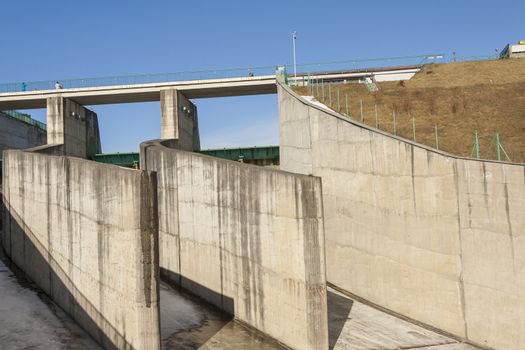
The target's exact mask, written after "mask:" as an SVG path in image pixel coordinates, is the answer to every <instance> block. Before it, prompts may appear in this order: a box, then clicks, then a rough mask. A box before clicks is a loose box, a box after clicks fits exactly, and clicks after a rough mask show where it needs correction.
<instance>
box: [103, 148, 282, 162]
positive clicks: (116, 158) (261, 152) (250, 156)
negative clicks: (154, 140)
mask: <svg viewBox="0 0 525 350" xmlns="http://www.w3.org/2000/svg"><path fill="white" fill-rule="evenodd" d="M199 153H201V154H205V155H208V156H212V157H217V158H222V159H228V160H235V161H241V162H246V163H252V164H260V165H278V164H279V146H267V147H241V148H222V149H207V150H202V151H200V152H199ZM139 158H140V156H139V153H135V152H128V153H107V154H96V155H95V156H94V157H93V160H94V161H96V162H100V163H106V164H114V165H119V166H124V167H138V166H139V162H140V159H139Z"/></svg>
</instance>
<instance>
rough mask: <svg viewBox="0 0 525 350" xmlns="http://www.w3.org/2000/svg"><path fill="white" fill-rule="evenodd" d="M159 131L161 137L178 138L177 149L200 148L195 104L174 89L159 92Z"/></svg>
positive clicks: (197, 149)
mask: <svg viewBox="0 0 525 350" xmlns="http://www.w3.org/2000/svg"><path fill="white" fill-rule="evenodd" d="M160 133H161V138H162V139H172V140H173V139H176V140H178V148H179V149H182V150H185V151H199V150H200V149H201V148H200V147H201V146H200V137H199V118H198V115H197V106H195V104H194V103H193V102H191V101H190V100H189V99H188V98H187V97H186V96H184V95H183V94H182V93H181V92H180V91H178V90H176V89H167V90H161V92H160Z"/></svg>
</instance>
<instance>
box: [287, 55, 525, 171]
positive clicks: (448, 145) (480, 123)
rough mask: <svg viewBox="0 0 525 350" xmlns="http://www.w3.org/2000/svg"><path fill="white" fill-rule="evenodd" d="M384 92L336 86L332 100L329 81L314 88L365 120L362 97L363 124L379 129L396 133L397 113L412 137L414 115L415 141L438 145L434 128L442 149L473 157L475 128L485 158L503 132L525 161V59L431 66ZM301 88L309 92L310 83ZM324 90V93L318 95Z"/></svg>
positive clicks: (511, 151)
mask: <svg viewBox="0 0 525 350" xmlns="http://www.w3.org/2000/svg"><path fill="white" fill-rule="evenodd" d="M379 86H380V91H378V92H374V93H370V92H368V90H367V89H366V87H365V85H364V84H332V86H331V89H330V90H331V94H332V99H331V101H332V103H330V99H329V96H328V87H327V86H326V84H325V98H324V100H323V98H322V92H321V91H322V89H321V86H318V87H314V88H313V90H314V95H315V97H316V98H317V99H318V100H320V101H321V102H323V103H325V104H326V105H329V106H330V107H331V108H332V109H334V110H338V103H337V91H339V96H340V112H341V113H343V114H346V96H348V114H349V115H350V116H351V118H353V119H356V120H361V112H360V109H361V107H360V100H362V101H363V116H364V122H365V123H366V124H368V125H370V126H374V127H375V125H376V118H375V107H374V106H375V105H377V109H378V127H379V129H382V130H385V131H388V132H391V133H393V132H394V125H393V117H392V113H393V112H394V111H395V114H396V134H397V135H399V136H402V137H404V138H407V139H413V127H412V122H413V121H412V119H414V121H415V125H416V141H417V142H418V143H422V144H425V145H429V146H432V147H435V132H434V127H435V126H436V125H437V127H438V133H439V148H440V149H443V150H445V151H447V152H450V153H454V154H458V155H461V156H470V154H471V152H472V148H473V145H474V130H476V129H477V130H478V133H479V135H480V138H479V140H480V153H481V157H482V158H486V159H496V158H497V153H496V147H495V144H492V145H491V142H492V140H493V139H494V134H495V133H496V132H498V133H499V134H500V140H501V144H502V146H503V147H504V149H505V151H506V152H507V153H508V155H509V156H510V158H511V160H512V161H513V162H519V163H524V162H525V59H512V60H498V61H473V62H457V63H448V64H440V65H428V66H425V67H424V69H423V70H422V71H421V72H419V73H418V74H416V75H415V76H414V77H413V78H412V79H410V80H408V81H405V82H382V83H379ZM295 90H296V91H297V92H299V93H300V94H302V95H310V94H311V91H309V88H308V87H297V88H295ZM317 91H319V93H317ZM502 160H505V156H504V155H503V153H502Z"/></svg>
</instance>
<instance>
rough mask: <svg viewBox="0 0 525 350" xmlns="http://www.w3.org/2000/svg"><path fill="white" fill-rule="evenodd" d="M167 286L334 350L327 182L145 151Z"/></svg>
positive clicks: (278, 333) (305, 345)
mask: <svg viewBox="0 0 525 350" xmlns="http://www.w3.org/2000/svg"><path fill="white" fill-rule="evenodd" d="M141 165H142V166H143V167H145V168H146V169H148V170H153V171H156V172H157V176H158V201H159V234H160V266H161V274H162V275H163V277H166V278H168V279H169V280H170V281H171V282H174V283H176V284H178V285H181V286H182V287H184V288H185V289H188V290H190V291H191V292H193V293H195V294H197V295H199V296H201V297H203V298H205V299H206V300H208V301H209V302H211V303H213V304H215V305H217V306H218V307H219V308H221V309H223V310H226V311H227V312H229V313H230V314H232V315H234V316H235V317H236V318H237V319H238V320H240V321H242V322H244V323H247V324H248V325H250V326H252V327H254V328H256V329H258V330H260V331H261V332H264V333H266V334H268V335H269V336H271V337H273V338H275V339H277V340H278V341H280V342H282V343H284V344H286V345H288V346H290V347H292V348H294V349H301V350H302V349H305V350H307V349H311V350H318V349H327V348H328V328H327V327H328V326H327V299H326V297H327V296H326V277H325V262H324V230H323V216H322V201H321V181H320V179H319V178H316V177H311V176H304V175H297V174H291V173H286V172H283V171H278V170H271V169H267V168H263V167H257V166H252V165H246V164H242V163H239V162H233V161H227V160H223V159H218V158H213V157H209V156H204V155H201V154H197V153H189V152H184V151H179V150H174V149H169V148H166V147H164V146H162V145H161V144H160V143H158V142H150V143H144V144H142V145H141Z"/></svg>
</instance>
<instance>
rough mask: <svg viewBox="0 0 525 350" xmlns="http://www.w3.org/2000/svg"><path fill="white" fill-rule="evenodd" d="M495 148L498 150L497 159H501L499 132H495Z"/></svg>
mask: <svg viewBox="0 0 525 350" xmlns="http://www.w3.org/2000/svg"><path fill="white" fill-rule="evenodd" d="M496 149H497V151H498V160H501V149H500V144H499V132H497V133H496Z"/></svg>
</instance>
